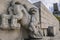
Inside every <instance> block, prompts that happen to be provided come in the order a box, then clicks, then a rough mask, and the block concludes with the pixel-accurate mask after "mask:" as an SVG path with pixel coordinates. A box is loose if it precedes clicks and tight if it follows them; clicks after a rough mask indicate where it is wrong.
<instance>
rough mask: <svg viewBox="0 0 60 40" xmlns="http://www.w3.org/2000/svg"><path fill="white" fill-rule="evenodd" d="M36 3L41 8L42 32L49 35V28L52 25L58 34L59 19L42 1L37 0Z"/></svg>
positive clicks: (54, 31)
mask: <svg viewBox="0 0 60 40" xmlns="http://www.w3.org/2000/svg"><path fill="white" fill-rule="evenodd" d="M34 5H36V6H37V7H38V8H39V10H40V18H41V28H42V31H43V32H42V33H43V34H44V33H45V35H47V28H48V27H49V26H50V27H53V33H54V35H56V34H57V32H58V31H59V21H58V20H57V18H56V17H55V16H54V15H53V13H51V12H50V11H49V10H48V9H47V8H46V7H45V5H44V4H43V3H42V2H36V3H34ZM45 30H46V31H45Z"/></svg>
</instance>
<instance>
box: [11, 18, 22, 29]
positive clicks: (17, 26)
mask: <svg viewBox="0 0 60 40" xmlns="http://www.w3.org/2000/svg"><path fill="white" fill-rule="evenodd" d="M17 21H18V20H17V19H15V18H13V19H12V21H11V28H12V29H20V27H21V25H20V24H19V23H17Z"/></svg>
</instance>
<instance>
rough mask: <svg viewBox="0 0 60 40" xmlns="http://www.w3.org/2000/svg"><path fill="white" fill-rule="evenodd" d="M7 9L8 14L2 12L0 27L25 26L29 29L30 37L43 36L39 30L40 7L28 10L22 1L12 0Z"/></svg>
mask: <svg viewBox="0 0 60 40" xmlns="http://www.w3.org/2000/svg"><path fill="white" fill-rule="evenodd" d="M7 11H8V13H7V14H2V25H1V27H0V28H3V29H20V27H24V28H25V29H28V30H29V37H31V38H39V37H40V36H41V35H40V33H39V30H38V29H39V27H40V24H39V10H38V8H36V7H32V8H30V10H29V12H28V11H27V10H26V8H25V7H24V6H23V5H22V4H21V3H19V2H15V3H13V2H12V3H11V4H10V6H9V7H8V10H7ZM38 25H39V26H38Z"/></svg>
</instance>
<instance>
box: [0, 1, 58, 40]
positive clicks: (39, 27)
mask: <svg viewBox="0 0 60 40" xmlns="http://www.w3.org/2000/svg"><path fill="white" fill-rule="evenodd" d="M15 2H19V3H17V4H16V3H15ZM9 3H11V0H6V1H5V0H1V1H0V6H1V7H0V13H1V16H2V21H3V22H2V24H1V25H2V26H1V27H0V29H1V30H0V39H1V40H24V39H28V38H30V37H32V38H35V39H31V40H41V39H38V38H42V35H43V30H44V31H46V30H47V28H48V26H52V27H53V28H54V34H55V32H56V33H57V31H58V26H59V22H58V20H57V19H56V18H55V17H54V16H53V14H51V13H50V12H49V11H48V10H47V8H46V7H45V6H44V5H43V4H41V5H40V4H39V5H40V6H38V7H36V6H34V5H33V4H31V3H29V2H28V1H27V0H14V1H13V3H11V4H12V5H9ZM7 9H8V10H7ZM30 9H31V10H32V11H31V10H30ZM29 11H31V13H30V12H29ZM39 12H40V15H39ZM9 13H10V14H9ZM16 13H17V14H16ZM48 15H49V16H48ZM39 18H41V19H40V20H39ZM8 20H9V22H8ZM40 21H41V23H40ZM16 28H17V29H16ZM56 28H57V29H56ZM41 32H42V35H41ZM44 33H45V36H46V35H47V33H46V32H44ZM29 35H30V37H29ZM36 38H37V39H36ZM43 39H44V38H43ZM43 39H42V40H43Z"/></svg>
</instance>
